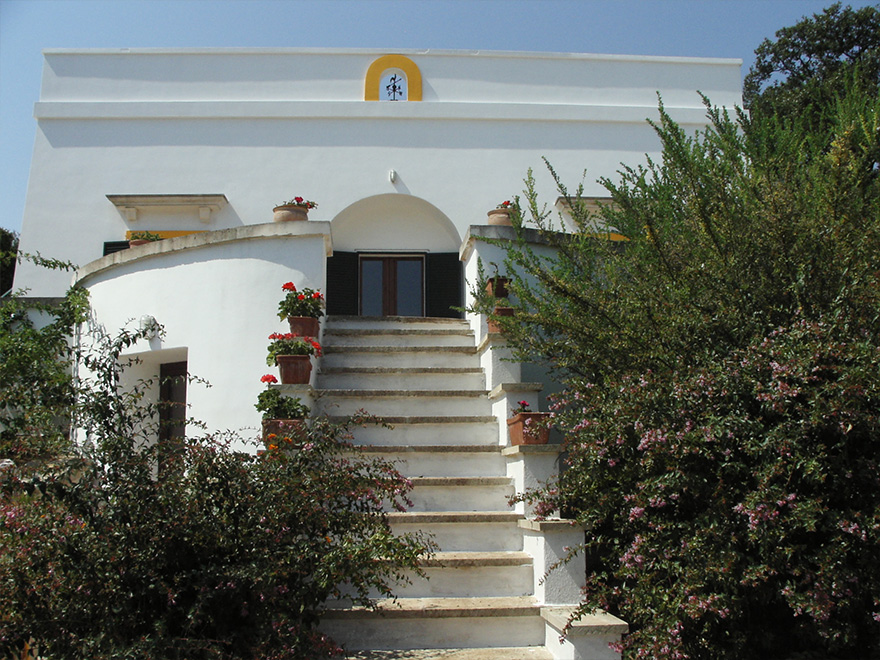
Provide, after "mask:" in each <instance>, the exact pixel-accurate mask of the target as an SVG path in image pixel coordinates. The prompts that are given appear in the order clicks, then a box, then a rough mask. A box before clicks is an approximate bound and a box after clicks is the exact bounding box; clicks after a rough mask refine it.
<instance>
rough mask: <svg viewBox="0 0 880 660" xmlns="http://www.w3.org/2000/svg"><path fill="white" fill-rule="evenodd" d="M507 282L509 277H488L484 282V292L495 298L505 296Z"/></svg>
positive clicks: (506, 294) (508, 282) (506, 295)
mask: <svg viewBox="0 0 880 660" xmlns="http://www.w3.org/2000/svg"><path fill="white" fill-rule="evenodd" d="M508 284H510V278H509V277H490V278H489V281H488V282H486V293H488V294H489V295H490V296H494V297H495V298H507V297H508V296H509V292H508V290H507V285H508Z"/></svg>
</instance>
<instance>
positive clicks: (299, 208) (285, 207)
mask: <svg viewBox="0 0 880 660" xmlns="http://www.w3.org/2000/svg"><path fill="white" fill-rule="evenodd" d="M317 207H318V205H317V204H315V202H312V201H310V200H308V199H303V198H302V197H294V198H293V199H288V200H287V201H286V202H281V203H280V204H279V205H278V206H276V207H275V208H274V209H272V211H273V213H274V215H273V217H272V219H273V220H274V221H275V222H291V221H297V220H299V221H302V220H308V219H309V210H311V209H314V208H317Z"/></svg>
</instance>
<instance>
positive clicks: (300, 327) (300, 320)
mask: <svg viewBox="0 0 880 660" xmlns="http://www.w3.org/2000/svg"><path fill="white" fill-rule="evenodd" d="M287 323H288V325H290V331H291V332H292V333H293V334H295V335H299V336H300V337H317V336H318V330H319V328H320V323H319V322H318V319H316V318H312V317H311V316H288V317H287Z"/></svg>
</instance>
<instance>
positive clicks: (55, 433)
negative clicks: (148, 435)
mask: <svg viewBox="0 0 880 660" xmlns="http://www.w3.org/2000/svg"><path fill="white" fill-rule="evenodd" d="M10 256H11V262H12V263H15V258H16V255H15V253H8V252H7V253H4V254H2V255H0V260H2V257H10ZM20 258H28V259H32V260H33V261H36V262H38V263H41V264H43V265H44V266H46V267H50V268H60V269H66V270H69V269H71V268H72V265H71V264H67V263H63V262H59V261H53V260H48V259H42V258H39V257H29V256H27V255H24V256H22V257H20ZM87 310H88V296H87V294H86V291H85V290H84V289H81V288H78V287H73V288H71V289H70V290H69V291H68V292H67V293H66V294H65V296H64V297H63V298H61V299H59V300H57V301H34V300H29V299H28V298H26V297H25V296H23V295H22V292H12V293H10V294H9V295H8V296H5V297H3V298H0V459H6V460H11V461H13V462H15V463H17V464H19V465H25V464H27V463H29V462H31V461H34V460H38V459H39V460H45V459H47V458H49V457H51V456H54V455H57V454H59V453H61V452H63V451H64V450H65V448H66V447H67V446H68V444H69V437H68V436H69V424H68V422H69V418H70V414H71V411H72V407H73V403H74V400H75V386H74V381H73V375H72V360H73V347H72V343H71V337H72V336H73V332H74V328H75V327H76V325H77V324H78V323H81V322H82V321H84V320H85V318H86V314H87Z"/></svg>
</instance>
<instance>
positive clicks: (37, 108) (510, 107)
mask: <svg viewBox="0 0 880 660" xmlns="http://www.w3.org/2000/svg"><path fill="white" fill-rule="evenodd" d="M665 109H666V111H667V112H668V113H669V114H670V115H672V117H673V119H675V121H676V122H678V123H679V124H684V125H690V124H694V125H705V123H706V109H705V108H703V107H699V108H690V107H688V108H680V107H679V108H676V107H670V106H666V108H665ZM34 116H35V117H36V118H37V119H40V120H43V119H87V120H93V119H289V120H292V119H305V118H309V119H318V118H324V119H369V120H376V119H401V118H405V119H437V120H451V121H462V120H467V121H499V120H500V121H504V120H507V121H536V122H603V123H614V124H639V125H642V124H644V123H645V120H647V119H653V120H659V118H660V115H659V112H658V109H657V107H656V106H648V105H645V106H624V105H577V104H558V103H554V104H548V103H467V102H456V101H446V102H444V101H436V102H428V101H422V102H418V103H377V102H373V101H170V102H169V101H40V102H38V103H35V104H34Z"/></svg>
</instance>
